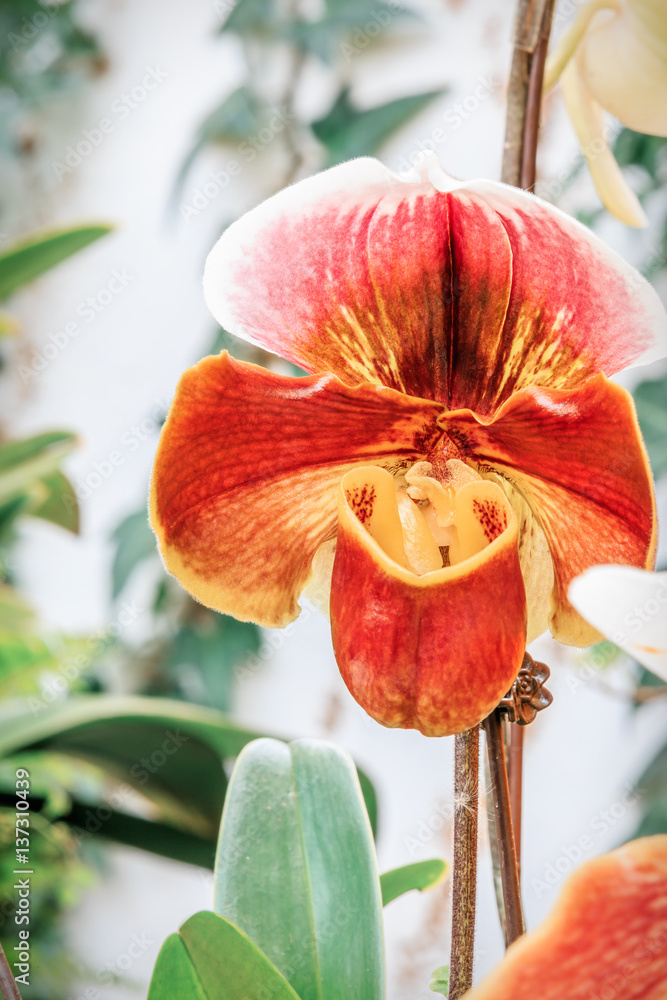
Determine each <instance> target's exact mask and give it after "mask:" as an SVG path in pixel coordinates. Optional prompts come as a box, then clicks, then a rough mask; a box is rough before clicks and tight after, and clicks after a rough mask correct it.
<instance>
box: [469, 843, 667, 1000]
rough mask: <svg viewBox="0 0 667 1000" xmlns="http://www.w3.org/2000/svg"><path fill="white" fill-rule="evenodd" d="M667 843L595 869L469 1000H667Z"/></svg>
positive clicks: (637, 846)
mask: <svg viewBox="0 0 667 1000" xmlns="http://www.w3.org/2000/svg"><path fill="white" fill-rule="evenodd" d="M665 983H667V837H666V836H662V835H660V836H656V837H645V838H642V839H641V840H633V841H631V842H630V843H629V844H626V845H625V846H624V847H620V848H619V849H618V850H616V851H611V852H610V853H609V854H603V855H602V856H601V857H599V858H594V859H593V860H592V861H587V862H586V863H585V864H583V865H582V866H581V868H579V869H577V871H575V872H574V874H573V875H571V876H570V877H569V878H568V880H567V881H566V883H565V885H564V886H563V889H562V890H561V893H560V895H559V897H558V901H557V902H556V905H555V907H554V909H553V912H552V913H551V915H550V916H549V918H548V919H547V920H545V922H544V923H543V924H542V925H541V926H540V927H538V928H537V929H536V930H534V931H531V932H530V933H529V934H526V935H524V937H521V938H519V940H518V941H515V942H514V944H512V945H510V947H509V949H508V951H507V954H506V955H505V957H504V958H503V960H502V961H501V963H500V965H498V967H497V968H496V969H494V971H493V972H492V973H491V974H490V975H489V976H487V977H486V979H484V980H483V982H481V983H480V984H479V986H476V987H475V988H474V989H472V990H470V991H469V992H468V993H466V994H465V1000H537V998H538V997H539V1000H565V998H567V1000H595V998H603V997H604V998H607V997H608V998H609V1000H612V998H613V1000H664V998H665V996H666V995H667V987H666V986H665Z"/></svg>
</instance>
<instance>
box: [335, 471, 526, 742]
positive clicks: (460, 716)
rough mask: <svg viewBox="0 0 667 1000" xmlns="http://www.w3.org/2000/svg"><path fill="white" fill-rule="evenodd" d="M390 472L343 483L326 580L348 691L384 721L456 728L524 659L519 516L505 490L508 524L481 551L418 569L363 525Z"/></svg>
mask: <svg viewBox="0 0 667 1000" xmlns="http://www.w3.org/2000/svg"><path fill="white" fill-rule="evenodd" d="M383 475H386V474H385V473H383V470H381V469H368V470H366V469H360V470H355V471H354V472H351V473H350V474H349V475H348V476H346V477H345V479H344V480H343V483H342V485H341V491H340V498H339V523H338V542H337V545H336V556H335V560H334V569H333V578H332V582H331V629H332V636H333V644H334V651H335V654H336V661H337V663H338V666H339V669H340V672H341V674H342V676H343V680H344V681H345V683H346V685H347V687H348V689H349V690H350V693H351V694H352V696H353V697H354V698H355V699H356V701H357V702H358V703H359V704H360V705H361V707H362V708H363V709H365V711H366V712H368V714H369V715H370V716H372V717H373V718H374V719H376V720H377V721H378V722H380V723H382V725H384V726H389V727H400V728H406V729H418V730H420V731H421V732H422V733H424V735H426V736H449V735H451V734H452V733H459V732H462V731H463V730H464V729H469V728H470V726H473V725H475V724H476V723H477V722H480V721H481V720H482V719H483V718H485V717H486V716H487V715H488V714H489V712H490V711H491V710H492V709H493V708H494V707H495V706H496V705H497V704H498V702H499V700H500V699H501V698H502V697H503V695H504V694H505V693H506V691H507V690H508V688H509V687H510V685H511V683H512V681H513V680H514V678H515V676H516V674H517V672H518V670H519V667H520V666H521V661H522V659H523V654H524V650H525V645H526V597H525V591H524V586H523V579H522V576H521V569H520V565H519V556H518V550H517V521H516V517H515V515H514V513H513V511H512V509H511V507H510V504H509V502H507V501H505V500H504V497H503V498H502V506H503V507H504V510H499V511H498V514H499V519H501V520H502V524H501V526H500V529H499V530H500V531H501V533H500V534H499V535H498V536H495V532H493V533H492V537H493V540H492V541H491V542H490V543H489V544H488V545H487V546H486V548H484V549H483V550H482V551H481V552H478V553H477V554H476V555H474V556H471V557H470V558H469V559H466V560H464V561H463V562H461V563H459V564H457V565H455V566H447V567H445V568H443V569H439V570H433V571H430V572H427V573H424V574H423V575H421V576H418V575H416V574H415V573H413V572H411V571H410V570H409V569H406V568H405V565H403V566H401V565H399V563H398V562H397V561H395V558H392V557H391V556H389V555H387V553H386V551H385V549H383V548H382V547H381V546H380V544H378V542H377V541H376V540H375V538H374V537H373V536H372V534H371V533H370V532H369V530H367V527H366V525H371V527H372V524H371V522H372V519H373V516H374V505H375V504H376V502H377V501H378V499H379V495H380V493H381V489H382V483H381V482H379V481H378V479H379V477H381V476H383ZM387 478H389V477H387ZM497 492H498V494H499V495H500V494H501V491H500V490H498V491H497ZM396 520H398V518H396ZM503 524H506V525H507V527H505V528H504V530H503V528H502V525H503ZM399 557H400V556H399Z"/></svg>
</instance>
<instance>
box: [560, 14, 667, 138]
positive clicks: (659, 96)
mask: <svg viewBox="0 0 667 1000" xmlns="http://www.w3.org/2000/svg"><path fill="white" fill-rule="evenodd" d="M578 63H579V68H580V71H581V73H582V76H583V79H584V83H585V85H586V87H587V89H588V90H589V91H590V93H591V94H592V95H593V97H594V98H595V99H596V100H597V101H598V102H599V104H601V105H602V107H603V108H604V109H605V110H606V111H609V112H610V113H611V114H612V115H614V117H616V118H618V120H619V121H621V122H622V123H623V124H624V125H626V126H627V127H628V128H632V129H635V131H637V132H646V133H647V134H649V135H663V136H667V3H665V0H626V2H625V4H624V5H623V10H622V12H621V13H617V12H600V13H599V14H598V15H597V16H596V18H595V20H594V21H593V23H592V25H591V27H590V28H589V29H588V31H587V32H586V35H585V37H584V41H583V44H582V46H581V50H580V54H579V58H578Z"/></svg>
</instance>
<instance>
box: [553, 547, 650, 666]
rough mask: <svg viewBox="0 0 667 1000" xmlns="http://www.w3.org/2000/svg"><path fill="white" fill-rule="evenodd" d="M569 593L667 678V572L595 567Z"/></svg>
mask: <svg viewBox="0 0 667 1000" xmlns="http://www.w3.org/2000/svg"><path fill="white" fill-rule="evenodd" d="M569 597H570V601H571V603H572V604H573V605H574V607H575V608H576V609H577V611H579V613H580V614H581V615H582V616H583V617H584V618H585V619H586V621H588V622H590V623H591V625H594V626H595V628H596V629H598V630H599V631H600V632H601V633H602V635H604V636H606V638H607V639H611V641H612V642H614V643H615V644H616V645H617V646H619V647H620V648H621V649H622V650H624V651H625V652H626V653H628V655H629V656H632V657H633V659H635V660H637V662H638V663H641V664H642V666H644V667H646V669H647V670H651V671H652V672H653V673H654V674H657V676H658V677H661V678H662V679H663V681H667V572H665V571H663V572H662V573H649V572H647V571H646V570H641V569H633V568H632V567H630V566H594V567H593V568H592V569H589V570H586V572H585V573H583V574H582V576H578V577H577V579H576V580H573V582H572V583H571V584H570V590H569Z"/></svg>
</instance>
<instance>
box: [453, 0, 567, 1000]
mask: <svg viewBox="0 0 667 1000" xmlns="http://www.w3.org/2000/svg"><path fill="white" fill-rule="evenodd" d="M553 6H554V0H519V4H518V8H517V12H516V23H515V37H514V52H513V56H512V67H511V70H510V79H509V86H508V94H507V118H506V126H505V146H504V152H503V168H502V180H503V181H504V182H505V183H506V184H512V185H514V186H515V187H521V188H525V189H527V190H529V191H530V190H532V189H533V186H534V184H535V157H536V153H537V141H538V133H539V124H540V108H541V98H542V82H543V77H544V63H545V59H546V53H547V47H548V44H549V34H550V31H551V17H552V13H553ZM483 726H484V730H485V733H486V742H487V749H488V756H489V774H490V778H491V786H492V793H493V818H494V823H493V824H492V825H493V826H494V827H495V832H496V835H497V839H498V852H497V854H498V861H499V866H500V876H501V882H502V897H503V898H502V900H501V901H499V910H500V912H501V920H502V921H503V927H504V930H505V941H506V944H507V945H508V946H509V945H510V944H511V943H512V941H514V940H516V938H517V937H519V936H520V935H521V934H522V933H523V931H524V927H523V916H522V910H521V896H520V882H519V864H518V856H519V851H520V831H521V767H522V753H523V726H519V725H512V727H511V730H512V736H511V751H510V762H511V771H510V779H509V782H508V778H507V769H506V764H505V747H504V739H503V720H502V716H501V713H500V711H499V709H495V711H494V712H492V714H491V715H490V716H489V717H488V718H487V719H485V720H484V723H483ZM510 803H511V805H510ZM478 804H479V726H475V727H474V729H469V730H468V731H467V732H464V733H461V734H459V735H458V736H456V737H455V747H454V806H455V812H454V857H453V876H452V950H451V959H450V968H449V992H448V997H449V1000H458V998H459V997H461V996H463V994H464V993H465V992H466V991H467V990H469V989H470V988H471V986H472V971H473V956H474V946H475V899H476V887H477V821H478Z"/></svg>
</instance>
